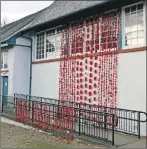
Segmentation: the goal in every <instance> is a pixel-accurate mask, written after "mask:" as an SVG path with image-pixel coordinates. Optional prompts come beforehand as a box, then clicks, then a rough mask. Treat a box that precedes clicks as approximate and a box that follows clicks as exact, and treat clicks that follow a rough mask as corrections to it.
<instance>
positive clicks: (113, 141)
mask: <svg viewBox="0 0 147 149" xmlns="http://www.w3.org/2000/svg"><path fill="white" fill-rule="evenodd" d="M114 118H115V116H114V114H113V115H112V146H114V143H115V140H114Z"/></svg>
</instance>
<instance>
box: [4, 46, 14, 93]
mask: <svg viewBox="0 0 147 149" xmlns="http://www.w3.org/2000/svg"><path fill="white" fill-rule="evenodd" d="M7 70H8V72H1V94H2V84H3V82H2V81H3V80H2V77H3V76H8V95H9V96H13V89H14V87H13V85H14V83H13V81H14V79H13V77H14V74H13V73H14V47H13V48H9V49H8V69H7Z"/></svg>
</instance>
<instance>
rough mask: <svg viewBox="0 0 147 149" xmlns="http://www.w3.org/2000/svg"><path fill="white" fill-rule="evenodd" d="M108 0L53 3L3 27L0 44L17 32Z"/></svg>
mask: <svg viewBox="0 0 147 149" xmlns="http://www.w3.org/2000/svg"><path fill="white" fill-rule="evenodd" d="M107 1H109V0H97V1H54V2H53V3H52V4H51V5H50V6H49V7H47V8H45V9H42V10H41V11H38V12H37V13H34V14H32V15H29V16H26V17H24V18H22V19H20V20H18V21H16V22H13V23H10V24H8V25H5V26H4V27H2V28H1V42H2V41H5V40H7V39H8V38H9V37H11V36H13V35H14V34H17V32H19V31H23V30H28V29H33V28H34V27H36V26H39V25H42V24H44V23H47V22H50V21H53V20H57V19H59V18H62V17H66V16H67V15H70V14H73V13H75V12H78V11H81V10H84V9H87V8H91V7H93V6H96V5H100V4H102V3H105V2H107Z"/></svg>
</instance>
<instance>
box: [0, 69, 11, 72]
mask: <svg viewBox="0 0 147 149" xmlns="http://www.w3.org/2000/svg"><path fill="white" fill-rule="evenodd" d="M3 72H9V70H8V69H1V73H3Z"/></svg>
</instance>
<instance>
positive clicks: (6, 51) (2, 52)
mask: <svg viewBox="0 0 147 149" xmlns="http://www.w3.org/2000/svg"><path fill="white" fill-rule="evenodd" d="M4 53H7V59H6V60H5V54H4ZM1 54H2V55H3V56H2V57H3V67H2V68H1V70H8V50H2V51H1ZM5 62H7V68H4V65H5Z"/></svg>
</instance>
